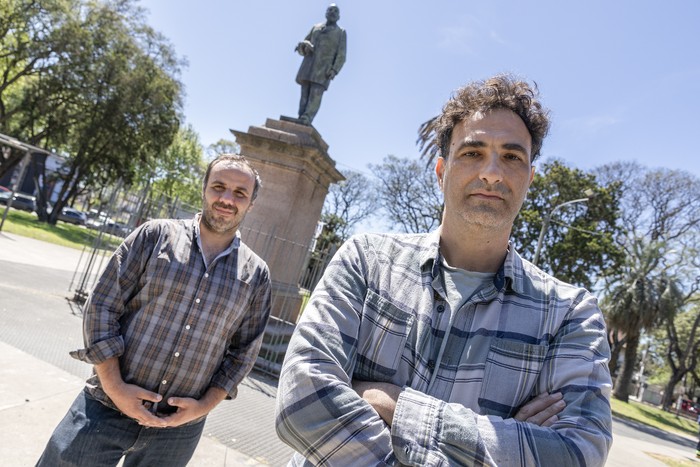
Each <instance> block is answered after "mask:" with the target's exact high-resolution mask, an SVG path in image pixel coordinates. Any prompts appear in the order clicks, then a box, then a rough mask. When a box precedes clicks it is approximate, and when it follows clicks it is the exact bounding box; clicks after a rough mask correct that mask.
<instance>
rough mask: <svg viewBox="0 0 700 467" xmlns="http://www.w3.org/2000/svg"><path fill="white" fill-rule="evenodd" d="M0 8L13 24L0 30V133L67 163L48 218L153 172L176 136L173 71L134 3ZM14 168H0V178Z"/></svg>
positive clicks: (87, 0) (77, 1)
mask: <svg viewBox="0 0 700 467" xmlns="http://www.w3.org/2000/svg"><path fill="white" fill-rule="evenodd" d="M5 7H6V8H7V10H8V11H9V13H10V14H9V17H10V18H11V20H12V25H11V26H9V27H4V26H6V25H5V23H3V25H2V26H0V40H1V41H3V42H2V43H3V45H8V44H9V45H11V46H12V47H13V48H12V50H11V51H10V52H9V53H8V54H7V55H6V56H4V57H5V58H6V60H4V61H2V60H0V67H2V68H0V76H5V82H4V83H2V84H0V128H2V129H3V130H5V131H7V132H9V133H12V136H15V137H17V138H18V139H22V140H25V141H28V142H29V143H31V144H35V145H38V146H44V147H50V148H52V149H54V150H55V151H57V152H59V153H63V154H66V156H67V163H66V164H65V166H64V167H63V170H62V172H61V173H60V174H59V177H60V178H61V181H62V182H63V185H62V189H61V191H60V193H59V194H58V198H59V199H58V201H57V203H56V207H57V208H58V209H57V210H55V211H54V212H58V211H60V209H61V208H62V207H63V206H64V205H65V204H66V203H67V201H68V200H69V199H71V198H72V197H74V196H75V195H76V194H77V193H79V192H80V191H82V190H84V189H85V188H86V187H101V186H104V185H108V184H110V183H114V182H115V181H117V180H122V181H123V182H124V183H125V184H127V185H128V184H130V183H131V182H133V181H134V180H136V179H137V174H138V173H139V172H140V171H144V170H148V169H149V168H151V167H153V166H154V165H155V164H154V163H153V160H154V159H155V158H156V157H158V156H159V155H161V153H162V152H163V148H167V147H169V146H170V143H171V142H172V140H173V138H174V136H175V134H176V132H177V129H178V127H179V121H180V108H181V96H182V86H181V84H180V82H179V81H178V76H179V69H180V66H181V62H179V61H178V59H177V57H176V56H175V54H174V52H173V51H172V49H171V47H170V45H169V44H168V42H167V41H166V40H165V39H164V38H163V37H162V36H161V35H160V34H158V33H156V32H155V31H153V30H152V29H151V28H150V27H148V26H147V25H146V24H145V22H144V16H143V11H142V9H140V8H139V7H137V6H136V4H135V2H134V1H133V0H119V1H116V2H101V1H93V0H48V1H46V2H32V1H29V0H8V2H7V3H4V4H3V8H5ZM8 30H9V31H10V33H7V32H6V31H8ZM17 31H21V32H17ZM3 32H4V34H3ZM8 57H11V59H10V58H8ZM8 76H11V77H10V78H8ZM10 88H12V89H10ZM9 130H11V131H9ZM14 162H16V160H14V159H13V158H12V157H10V158H7V159H5V160H2V161H0V173H2V171H3V170H6V169H7V168H8V167H9V166H11V165H12V164H13V163H14ZM40 175H43V174H40ZM40 178H44V177H40ZM40 188H42V189H43V188H45V187H40ZM50 221H51V222H55V218H51V219H50Z"/></svg>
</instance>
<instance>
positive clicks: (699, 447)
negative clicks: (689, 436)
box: [695, 414, 700, 458]
mask: <svg viewBox="0 0 700 467" xmlns="http://www.w3.org/2000/svg"><path fill="white" fill-rule="evenodd" d="M696 421H697V422H698V425H699V426H700V414H698V419H697V420H696ZM695 457H697V458H700V433H699V434H698V444H697V445H696V446H695Z"/></svg>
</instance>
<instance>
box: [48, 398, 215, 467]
mask: <svg viewBox="0 0 700 467" xmlns="http://www.w3.org/2000/svg"><path fill="white" fill-rule="evenodd" d="M203 429H204V420H202V421H200V422H197V423H195V424H192V425H185V426H179V427H176V428H146V427H143V426H141V425H139V424H138V423H137V422H135V421H134V420H132V419H130V418H128V417H126V416H124V415H122V414H121V413H119V412H118V411H116V410H113V409H111V408H109V407H107V406H106V405H104V404H102V403H101V402H99V401H97V400H95V399H94V398H93V397H92V396H91V395H90V394H88V393H87V392H86V391H85V390H83V391H82V392H81V393H80V394H79V395H78V397H77V398H76V399H75V401H74V402H73V405H72V406H71V408H70V409H69V410H68V413H67V414H66V416H65V417H64V418H63V420H61V423H59V424H58V426H57V427H56V429H55V430H54V432H53V435H51V439H50V440H49V442H48V444H47V445H46V448H45V449H44V453H43V454H42V456H41V458H40V459H39V462H38V463H37V466H46V467H59V466H65V467H67V466H85V467H102V466H104V467H107V466H110V467H113V466H115V465H117V463H118V462H119V459H121V457H122V456H125V457H124V467H134V466H149V467H150V466H168V467H170V466H183V467H184V466H185V465H187V462H189V460H190V459H191V458H192V454H194V450H195V448H196V447H197V444H198V443H199V439H200V437H201V436H202V431H203Z"/></svg>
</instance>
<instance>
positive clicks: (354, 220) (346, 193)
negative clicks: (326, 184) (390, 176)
mask: <svg viewBox="0 0 700 467" xmlns="http://www.w3.org/2000/svg"><path fill="white" fill-rule="evenodd" d="M343 176H344V177H345V180H343V181H341V182H338V183H335V184H333V185H331V187H330V189H329V190H328V195H327V196H326V201H325V204H324V205H323V212H322V214H321V222H323V223H324V224H325V225H324V229H323V232H322V234H321V235H322V243H337V244H340V243H342V242H343V241H345V240H347V239H348V238H349V237H350V234H351V233H352V231H353V229H354V228H355V226H356V225H357V224H359V223H360V222H362V221H364V220H365V219H367V218H369V217H370V216H371V215H372V214H373V213H374V211H375V210H376V209H377V199H376V196H375V194H374V186H373V184H372V183H371V182H370V181H369V180H368V179H367V177H365V176H364V175H362V174H361V173H360V172H355V171H352V170H348V171H345V172H343Z"/></svg>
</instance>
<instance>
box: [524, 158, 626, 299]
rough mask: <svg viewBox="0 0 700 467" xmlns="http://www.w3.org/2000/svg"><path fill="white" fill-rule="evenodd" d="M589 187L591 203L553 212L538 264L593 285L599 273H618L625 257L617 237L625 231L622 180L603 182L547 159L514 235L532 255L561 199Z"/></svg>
mask: <svg viewBox="0 0 700 467" xmlns="http://www.w3.org/2000/svg"><path fill="white" fill-rule="evenodd" d="M588 190H590V191H589V192H590V193H592V195H591V196H590V197H589V199H588V201H587V202H586V203H575V204H570V205H566V206H564V208H562V209H559V210H557V211H556V214H555V216H553V217H552V219H551V223H550V224H549V226H548V227H547V228H546V230H545V232H544V241H543V244H542V248H541V252H540V260H539V264H538V266H539V267H540V268H542V269H544V270H546V271H549V272H550V273H551V274H552V275H554V276H555V277H557V278H559V279H561V280H564V281H566V282H570V283H573V284H579V285H581V286H584V287H586V288H592V287H593V285H594V284H595V281H596V279H597V278H598V277H600V276H602V275H604V274H611V273H614V271H615V269H616V268H617V266H618V265H619V264H620V263H621V262H622V250H621V248H620V247H619V245H618V244H617V243H616V241H615V240H616V238H617V236H618V235H619V234H620V227H619V224H618V200H619V197H620V195H621V193H620V190H619V184H618V183H616V182H612V183H609V184H607V185H601V184H600V183H598V181H597V180H596V176H595V175H594V174H591V173H586V172H583V171H582V170H579V169H574V168H570V167H567V166H566V165H565V164H564V163H563V162H562V161H558V160H553V161H550V162H545V163H544V164H542V166H541V169H540V170H539V171H538V172H536V173H535V178H534V180H533V182H532V184H531V185H530V190H529V191H528V196H527V199H526V200H525V202H524V203H523V207H522V209H521V211H520V214H519V215H518V217H517V218H516V220H515V223H514V226H513V234H512V241H513V243H514V245H515V247H516V248H517V249H518V251H519V252H520V253H521V254H522V255H523V256H524V257H525V258H528V259H532V258H533V257H534V255H535V249H536V245H537V243H538V238H539V235H540V231H541V229H542V225H543V222H544V219H545V217H546V216H548V215H549V214H550V213H551V212H552V210H553V209H554V208H555V207H556V206H558V205H560V204H561V203H565V202H567V201H571V200H574V199H582V198H585V197H586V196H585V194H584V193H585V192H586V191H588Z"/></svg>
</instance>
